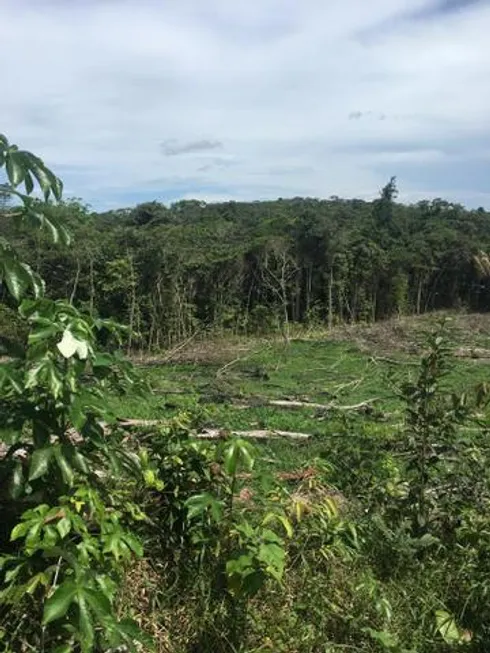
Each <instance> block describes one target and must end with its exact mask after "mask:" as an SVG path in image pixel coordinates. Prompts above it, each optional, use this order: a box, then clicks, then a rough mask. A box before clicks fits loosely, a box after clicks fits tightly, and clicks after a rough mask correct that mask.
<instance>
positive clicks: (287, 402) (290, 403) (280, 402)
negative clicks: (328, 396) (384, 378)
mask: <svg viewBox="0 0 490 653" xmlns="http://www.w3.org/2000/svg"><path fill="white" fill-rule="evenodd" d="M376 401H379V398H378V397H373V398H372V399H366V401H361V402H360V403H358V404H352V405H351V406H339V405H338V404H335V403H330V404H317V403H314V402H310V401H296V400H292V399H272V400H271V401H269V402H267V403H268V405H269V406H277V407H279V408H293V409H294V408H314V409H315V410H346V411H347V410H362V409H363V408H368V407H369V406H371V404H374V403H375V402H376Z"/></svg>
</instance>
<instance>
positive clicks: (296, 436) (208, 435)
mask: <svg viewBox="0 0 490 653" xmlns="http://www.w3.org/2000/svg"><path fill="white" fill-rule="evenodd" d="M230 435H234V436H236V437H238V438H249V439H251V440H269V439H271V438H288V439H290V440H308V439H309V438H311V435H310V434H309V433H296V432H294V431H276V430H265V429H260V430H252V431H231V432H230ZM227 436H228V434H227V432H226V431H223V429H204V430H203V431H201V433H198V434H197V435H196V438H198V439H199V440H219V439H220V438H226V437H227Z"/></svg>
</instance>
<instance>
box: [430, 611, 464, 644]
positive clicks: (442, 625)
mask: <svg viewBox="0 0 490 653" xmlns="http://www.w3.org/2000/svg"><path fill="white" fill-rule="evenodd" d="M435 616H436V626H437V630H438V631H439V633H440V635H441V637H442V639H443V640H444V641H445V642H446V644H457V643H458V642H459V641H460V640H461V634H460V632H459V628H458V626H457V625H456V620H455V619H454V616H453V615H452V614H450V613H449V612H446V611H445V610H437V611H436V615H435Z"/></svg>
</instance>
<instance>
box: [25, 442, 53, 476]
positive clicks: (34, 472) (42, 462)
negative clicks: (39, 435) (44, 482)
mask: <svg viewBox="0 0 490 653" xmlns="http://www.w3.org/2000/svg"><path fill="white" fill-rule="evenodd" d="M53 454H54V449H53V447H44V448H43V449H36V450H35V451H34V453H33V454H32V457H31V464H30V465H29V480H30V481H35V480H36V479H37V478H39V477H40V476H44V474H46V472H47V471H48V469H49V463H50V461H51V459H52V457H53Z"/></svg>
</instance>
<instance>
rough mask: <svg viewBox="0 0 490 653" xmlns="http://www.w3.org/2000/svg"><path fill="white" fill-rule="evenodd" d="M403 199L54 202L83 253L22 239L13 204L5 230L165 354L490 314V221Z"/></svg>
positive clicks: (75, 291)
mask: <svg viewBox="0 0 490 653" xmlns="http://www.w3.org/2000/svg"><path fill="white" fill-rule="evenodd" d="M396 197H397V187H396V179H395V178H392V179H391V180H390V181H389V183H388V184H387V185H386V186H385V187H384V188H383V189H382V191H381V193H380V195H379V197H378V199H376V200H375V201H373V202H367V201H362V200H358V199H350V200H349V199H340V198H337V197H331V198H330V199H328V200H319V199H303V198H294V199H278V200H276V201H266V202H250V203H245V202H225V203H213V204H207V203H205V202H200V201H179V202H177V203H174V204H172V205H171V206H165V205H164V204H161V203H159V202H157V201H154V202H147V203H144V204H139V205H138V206H136V207H134V208H125V209H120V210H113V211H108V212H105V213H96V212H91V211H90V210H89V209H88V208H87V207H85V206H84V205H83V204H82V203H80V202H78V201H75V200H72V201H65V202H63V203H61V204H58V205H55V204H52V205H51V206H50V207H48V209H47V210H48V211H49V213H50V216H51V219H52V220H54V222H55V223H56V221H61V222H63V223H64V224H67V226H68V228H69V229H70V231H71V232H72V233H73V236H74V242H75V243H76V246H74V247H67V246H62V245H60V244H53V243H52V242H51V240H49V234H47V233H46V234H43V232H34V233H33V232H31V231H28V230H25V231H23V230H22V228H21V229H19V227H18V226H17V223H15V222H14V220H10V221H9V218H8V216H9V215H10V214H12V213H15V210H14V208H12V206H10V208H9V207H7V205H6V204H5V203H4V208H3V216H4V219H3V225H4V226H3V228H2V231H3V235H5V236H6V237H7V238H8V239H9V240H11V241H13V242H15V244H16V246H17V248H18V250H19V251H20V252H21V253H22V256H23V257H24V259H25V260H27V261H29V263H30V264H31V265H32V267H33V268H34V269H35V270H36V271H37V272H38V273H39V274H40V275H41V276H42V277H43V278H44V279H45V280H46V286H47V288H48V290H49V292H50V293H51V295H53V294H55V295H56V297H60V298H64V299H67V300H70V301H71V302H73V303H74V304H75V305H77V306H79V307H81V308H83V309H86V310H88V311H89V312H90V313H91V314H95V315H101V316H105V317H113V318H117V319H118V320H122V321H123V322H124V323H126V324H128V325H130V326H131V327H132V330H133V331H134V332H135V333H136V335H134V336H131V337H130V342H129V343H128V344H129V346H130V347H131V348H138V349H145V350H146V349H157V348H161V347H166V346H169V345H171V344H172V343H175V342H178V341H180V340H182V339H185V338H187V337H189V336H190V335H191V334H192V333H194V332H195V331H196V330H199V329H203V328H206V329H207V328H215V329H216V328H217V329H223V330H230V331H233V332H235V333H257V332H260V331H264V330H265V331H270V330H273V329H279V330H281V331H282V333H283V334H284V335H285V337H287V336H288V332H289V325H290V323H293V322H299V323H308V324H314V323H326V324H328V325H329V326H332V324H335V323H338V322H353V321H375V320H379V319H384V318H387V317H390V316H393V315H397V314H412V313H415V314H420V313H424V312H427V311H432V310H434V309H441V308H466V309H468V310H473V311H487V310H489V309H490V292H489V291H490V278H489V275H490V262H489V260H488V258H487V255H486V252H487V251H488V248H489V247H490V215H489V214H488V213H487V212H486V211H485V210H484V209H483V208H479V209H476V210H467V209H465V208H464V207H463V206H461V205H459V204H453V203H449V202H446V201H444V200H441V199H435V200H431V201H421V202H418V203H417V204H411V205H404V204H401V203H398V202H397V201H396ZM43 210H46V208H44V209H43ZM14 225H16V226H15V227H14ZM6 298H7V295H6V293H5V294H4V296H3V299H4V300H6Z"/></svg>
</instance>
